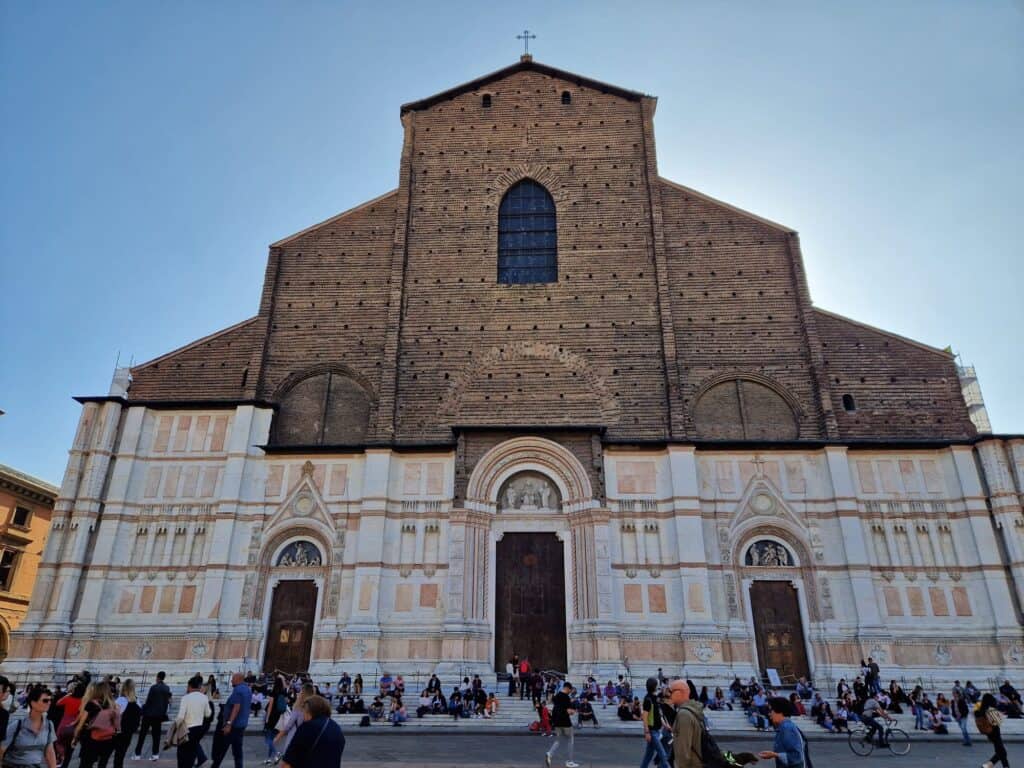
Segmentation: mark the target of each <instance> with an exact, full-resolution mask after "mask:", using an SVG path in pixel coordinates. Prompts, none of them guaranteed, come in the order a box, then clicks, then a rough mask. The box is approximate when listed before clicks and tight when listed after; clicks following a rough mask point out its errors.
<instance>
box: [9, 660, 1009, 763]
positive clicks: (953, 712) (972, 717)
mask: <svg viewBox="0 0 1024 768" xmlns="http://www.w3.org/2000/svg"><path fill="white" fill-rule="evenodd" d="M861 666H862V668H861V674H859V675H857V676H856V677H854V678H853V679H852V682H847V680H846V679H841V680H839V682H838V683H837V684H836V686H835V689H834V691H832V690H829V691H822V690H819V689H817V688H816V687H815V686H814V685H813V684H812V683H811V682H810V681H808V680H807V679H804V678H801V679H799V680H798V681H797V682H796V684H795V690H794V691H793V692H792V693H790V694H789V695H788V696H782V695H780V691H779V690H776V689H773V688H772V686H766V685H763V684H762V683H761V682H760V681H758V680H757V679H755V678H750V679H749V680H748V681H747V682H746V683H744V682H742V681H741V680H740V679H739V678H738V677H736V678H735V679H734V680H733V681H732V683H731V684H730V685H729V686H727V687H726V688H724V689H723V688H721V687H717V688H715V690H714V693H710V692H709V689H708V687H707V686H704V687H702V688H701V689H700V690H699V691H698V689H697V687H696V686H695V685H694V683H693V682H692V681H690V680H681V679H673V680H669V679H668V678H667V677H666V676H665V674H664V673H663V671H662V670H661V669H660V668H659V669H658V672H657V675H656V676H654V677H651V678H649V679H648V680H647V682H646V688H645V690H643V691H640V692H638V693H641V694H643V697H642V698H641V696H640V695H637V692H634V690H633V688H632V686H631V684H630V681H629V679H628V678H626V677H625V676H623V675H619V676H618V677H617V679H616V680H607V681H606V682H605V683H604V684H603V685H602V684H601V683H600V682H599V681H598V680H596V679H595V678H594V677H588V678H586V680H585V681H583V682H582V683H581V684H580V686H579V687H577V686H575V685H573V684H572V683H571V682H570V681H568V680H566V679H565V677H564V676H563V675H561V674H558V673H553V672H549V671H543V670H537V669H533V668H532V667H531V665H530V662H529V660H528V659H519V658H514V659H512V660H510V661H509V664H508V666H507V672H508V690H507V695H508V696H509V697H515V696H518V697H519V698H520V699H521V700H522V699H525V698H527V697H529V699H530V701H531V702H532V706H533V708H534V710H535V711H536V719H535V720H534V721H533V722H532V723H531V725H530V730H531V731H533V732H534V733H537V734H540V735H542V736H545V737H548V738H550V739H552V742H551V746H550V747H549V748H548V749H547V750H546V752H545V762H546V763H547V764H548V765H550V761H551V759H552V757H553V755H554V754H555V753H556V752H557V751H558V750H559V749H560V748H562V747H563V745H564V747H565V749H566V751H567V753H568V759H567V760H566V763H565V764H566V766H567V768H574V767H575V766H576V763H575V762H574V743H573V733H574V729H575V728H582V727H586V726H588V725H589V726H592V727H594V728H598V727H599V725H600V724H599V721H598V709H601V710H602V711H604V710H607V709H608V708H612V709H614V710H615V716H616V717H617V718H618V719H619V720H623V721H629V722H633V721H636V722H639V723H641V724H642V727H643V731H644V734H645V735H644V739H645V747H644V756H643V759H642V762H641V768H647V767H648V765H649V764H650V763H651V762H652V761H654V762H655V764H656V765H662V766H665V765H669V764H670V763H672V762H673V757H672V756H673V755H674V756H675V757H676V759H675V761H674V763H675V766H676V768H680V767H681V766H682V768H685V767H686V766H687V765H689V764H696V763H693V762H692V755H691V756H689V757H684V760H683V762H682V763H680V762H679V760H678V757H679V748H678V744H679V741H678V739H679V738H680V736H681V737H682V738H683V739H684V742H683V743H685V744H692V743H698V746H699V748H700V749H704V750H706V749H707V748H708V735H707V732H706V731H707V727H708V721H707V716H706V713H707V712H715V711H724V710H734V709H736V710H742V712H743V713H744V715H745V717H746V718H747V720H748V721H749V722H750V724H751V725H752V726H753V727H754V728H756V729H758V730H763V731H768V730H773V731H774V732H775V748H774V749H773V750H767V751H765V752H763V753H761V755H762V757H766V756H768V755H769V754H770V755H772V756H775V757H776V759H777V761H778V762H779V764H785V765H788V766H795V765H798V764H797V763H793V762H789V763H786V762H785V760H786V759H789V758H778V757H777V756H778V755H785V754H786V751H787V750H788V751H789V752H790V753H792V754H790V757H793V758H794V759H795V755H796V754H797V753H798V752H799V753H800V754H805V753H806V751H807V746H806V739H805V737H804V736H803V734H802V733H801V732H800V730H799V728H798V727H796V726H795V725H793V721H792V720H791V719H790V718H791V717H793V716H806V717H808V718H810V719H811V720H812V721H813V722H814V723H816V724H817V725H818V726H819V727H821V728H822V729H824V730H825V731H828V732H831V733H848V732H849V731H850V729H851V727H852V726H854V725H856V724H863V726H864V728H865V734H866V735H865V737H866V738H868V739H872V740H875V741H876V742H877V744H878V745H879V746H882V747H884V746H886V733H887V731H886V724H887V723H888V722H890V721H891V718H892V716H893V715H896V714H912V715H913V717H914V729H915V730H924V731H931V732H933V733H939V734H945V733H949V732H950V730H951V729H952V727H953V724H954V723H955V724H956V726H957V727H958V728H959V731H960V735H961V737H962V743H963V744H964V746H971V744H972V740H971V727H970V726H971V724H972V723H973V725H974V728H975V729H976V730H977V732H979V733H981V734H983V735H985V736H986V737H987V739H988V740H989V741H990V742H991V743H992V745H993V747H994V749H995V753H994V754H993V756H992V758H991V759H990V760H989V761H988V763H986V766H989V768H991V766H994V765H996V764H1000V763H1001V764H1002V765H1003V766H1004V768H1008V766H1009V763H1008V761H1007V755H1006V749H1005V747H1004V745H1003V741H1002V735H1001V730H1000V725H1001V723H1002V721H1003V720H1004V719H1005V718H1020V717H1022V711H1024V703H1022V701H1021V696H1020V694H1019V693H1018V691H1017V690H1016V688H1014V687H1013V685H1011V684H1010V682H1009V681H1008V680H1007V681H1005V682H1004V683H1003V684H1002V685H1000V686H999V687H998V689H996V690H994V691H991V692H983V691H982V690H980V689H979V688H978V687H977V686H975V685H974V684H973V683H972V682H971V681H970V680H968V681H966V683H965V684H963V685H961V683H960V681H959V680H957V681H956V682H955V683H954V685H953V686H952V688H951V690H950V691H949V694H948V695H947V694H946V693H945V692H941V693H936V694H935V696H934V698H933V697H932V696H931V695H930V694H929V693H928V692H926V691H925V690H924V689H923V688H922V686H920V685H918V686H915V687H914V688H913V689H912V690H911V691H910V692H909V693H907V692H906V691H905V690H904V689H903V687H902V686H901V685H900V684H899V683H897V682H896V681H891V682H890V683H889V685H888V686H883V685H882V682H881V671H880V669H879V666H878V664H877V663H876V662H875V661H874V660H873V659H867V660H866V661H864V662H862V665H861ZM371 683H372V688H371V689H370V690H369V691H368V692H365V693H364V687H365V684H364V682H363V677H362V675H361V674H357V675H355V677H354V678H353V677H351V676H349V675H348V674H347V673H345V672H342V673H341V676H340V678H339V680H338V682H337V687H336V688H334V687H333V686H332V684H331V683H321V684H319V685H318V684H315V683H314V682H313V681H312V680H311V679H310V678H309V676H308V675H304V674H303V675H294V676H287V675H283V674H275V675H270V676H264V677H262V678H257V677H256V676H255V675H253V674H251V673H250V674H248V675H242V674H241V673H236V674H235V675H233V676H232V678H231V686H230V692H228V695H227V696H226V697H225V698H223V699H222V697H221V692H220V690H219V688H218V685H217V680H216V678H215V677H214V676H213V675H210V676H209V677H207V678H205V679H204V678H203V677H202V676H200V675H195V676H194V677H193V678H191V679H190V680H189V681H188V685H187V692H186V694H185V695H184V696H182V697H181V699H180V701H179V703H178V707H177V710H176V714H175V711H174V708H173V706H172V703H173V698H174V697H173V695H172V692H171V689H170V687H169V686H168V685H167V684H166V682H165V675H164V673H163V672H160V673H158V674H157V677H156V680H155V682H154V683H153V684H152V685H149V686H148V689H147V691H146V695H145V698H144V699H143V698H141V696H140V695H139V693H137V691H136V685H135V683H134V682H133V681H132V680H131V679H125V680H121V679H120V678H119V677H117V676H106V677H102V678H93V677H92V676H91V675H90V674H89V673H88V672H83V673H81V674H80V675H76V676H75V677H73V678H72V679H70V680H69V681H67V683H66V684H64V685H59V686H55V687H54V688H53V690H51V689H50V688H48V687H46V686H44V685H41V684H33V685H28V686H26V687H25V688H23V689H22V690H20V691H16V690H15V688H14V686H13V685H11V683H10V682H9V681H8V680H7V679H6V678H3V677H2V676H0V756H3V759H4V762H3V764H4V765H5V766H8V765H16V766H27V765H33V766H44V765H45V766H46V767H47V768H58V766H60V768H72V765H73V763H72V760H73V757H74V756H75V755H76V753H77V756H78V761H79V762H78V765H79V766H80V768H94V766H95V767H98V768H107V767H108V765H109V763H110V762H111V760H112V761H113V768H123V766H124V762H125V760H126V759H134V760H142V759H144V758H143V752H144V751H145V748H146V746H147V745H148V746H149V747H150V749H149V759H150V760H157V759H159V757H160V754H161V750H162V749H163V750H166V749H170V748H172V747H173V748H174V749H175V751H176V758H177V762H178V766H179V768H205V766H206V765H207V763H209V765H210V768H220V765H221V763H222V761H223V760H224V759H225V757H226V755H227V753H228V752H231V754H232V760H233V762H234V766H235V768H243V756H242V737H243V735H244V732H245V730H246V729H247V728H248V726H249V720H250V718H256V719H258V721H259V722H260V725H261V731H262V736H263V740H264V745H265V749H266V758H265V760H264V765H268V766H270V765H278V764H280V765H282V766H284V768H293V767H294V768H314V767H315V768H321V766H323V767H324V768H337V766H338V765H340V761H341V754H342V751H343V750H344V745H345V737H344V735H343V734H342V732H341V729H340V727H339V726H338V725H337V724H336V723H335V722H334V721H333V720H332V718H331V714H332V710H333V711H334V712H337V713H339V714H356V715H361V717H360V721H359V725H370V724H371V723H372V722H375V721H377V722H386V723H390V724H391V725H392V726H395V727H398V726H401V725H402V724H403V723H405V722H406V721H407V720H408V719H409V711H408V709H407V707H406V704H405V697H406V682H405V680H404V679H403V677H402V675H397V676H392V675H390V674H388V673H386V672H385V673H384V674H382V675H381V676H380V677H379V678H378V679H376V680H373V679H372V678H371ZM829 694H832V695H829ZM364 695H365V696H366V697H367V698H369V697H371V696H372V699H371V700H370V703H369V704H367V703H366V701H365V699H364ZM411 695H416V693H415V692H414V693H412V694H411ZM418 697H419V698H418V701H417V704H416V706H415V714H416V717H418V718H422V717H427V716H431V715H440V716H447V717H451V718H453V719H454V720H459V719H462V718H481V719H488V718H493V717H494V716H495V715H496V714H497V713H498V710H499V708H500V706H501V702H500V696H499V694H498V692H497V691H494V690H488V688H487V686H486V684H485V683H484V681H483V680H482V679H481V677H480V676H479V675H473V676H472V677H470V676H465V677H463V679H462V681H461V683H460V684H457V685H454V686H452V687H451V689H450V691H449V692H448V694H447V695H446V694H445V691H444V688H443V686H442V684H441V680H440V678H439V677H438V676H437V675H431V676H430V678H429V679H428V680H427V682H426V685H424V686H423V688H422V689H421V690H420V691H419V692H418ZM684 711H685V712H686V713H688V714H686V715H684V716H683V717H682V720H681V719H680V713H682V712H684ZM14 713H17V714H14ZM691 715H692V717H691ZM602 717H604V715H602ZM694 720H696V721H699V722H698V723H697V725H694V724H693V722H691V721H694ZM677 725H678V727H677ZM791 726H792V727H791ZM694 729H696V730H694ZM701 729H703V731H702V730H701ZM211 732H212V736H213V737H212V744H211V745H210V751H211V754H210V755H209V756H207V754H206V750H205V749H204V746H203V741H204V738H205V737H206V736H207V735H208V734H210V733H211ZM695 738H696V739H698V742H694V739H695ZM711 741H712V742H713V740H711ZM133 746H134V749H133ZM314 747H315V750H314V749H313V748H314ZM716 749H717V747H716ZM673 750H675V751H673ZM780 750H782V751H781V752H780ZM314 751H315V754H314ZM754 757H755V756H754V755H751V754H749V753H743V754H740V755H731V753H725V752H723V753H722V755H721V759H722V760H723V761H725V762H724V763H723V764H726V765H728V764H732V765H743V764H744V763H743V762H741V760H742V759H743V758H749V759H751V760H752V759H753V758H754ZM688 761H689V762H688ZM729 761H732V762H731V763H730V762H729ZM737 761H740V762H737Z"/></svg>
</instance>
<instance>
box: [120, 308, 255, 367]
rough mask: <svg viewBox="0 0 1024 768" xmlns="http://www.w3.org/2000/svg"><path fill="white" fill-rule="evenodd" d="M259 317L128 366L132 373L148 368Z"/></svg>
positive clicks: (241, 326) (253, 317) (235, 329)
mask: <svg viewBox="0 0 1024 768" xmlns="http://www.w3.org/2000/svg"><path fill="white" fill-rule="evenodd" d="M259 317H260V316H259V315H253V316H252V317H250V318H248V319H247V320H242V321H241V322H239V323H235V324H234V325H229V326H228V327H227V328H222V329H221V330H219V331H214V332H213V333H211V334H208V335H206V336H203V337H202V338H199V339H196V340H195V341H190V342H189V343H188V344H185V345H183V346H180V347H178V348H177V349H172V350H171V351H170V352H165V353H164V354H162V355H160V356H159V357H154V358H153V359H152V360H147V361H146V362H144V363H139V364H138V365H133V366H132V367H131V368H130V370H131V371H132V373H134V372H135V371H140V370H142V369H143V368H148V367H149V366H151V365H156V364H157V363H161V362H163V361H164V360H166V359H167V358H169V357H173V356H174V355H177V354H180V353H182V352H185V351H186V350H189V349H192V348H194V347H198V346H199V345H200V344H205V343H206V342H208V341H213V340H214V339H216V338H219V337H220V336H223V335H224V334H226V333H231V332H232V331H237V330H238V329H239V328H243V327H245V326H247V325H249V324H250V323H254V322H256V321H257V320H258V319H259Z"/></svg>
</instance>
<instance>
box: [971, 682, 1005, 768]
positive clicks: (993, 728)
mask: <svg viewBox="0 0 1024 768" xmlns="http://www.w3.org/2000/svg"><path fill="white" fill-rule="evenodd" d="M974 721H975V724H976V725H977V726H978V730H979V731H980V732H981V733H983V734H985V737H986V738H987V739H988V740H989V741H991V742H992V746H993V747H994V748H995V754H993V755H992V757H990V758H989V759H988V760H986V761H985V762H984V763H982V764H981V768H995V764H996V763H1002V764H1003V768H1010V759H1009V757H1007V755H1006V746H1005V745H1004V744H1003V734H1002V731H1001V729H1000V726H1001V725H1002V724H1003V715H1002V713H1000V712H999V710H998V709H996V697H995V696H993V695H992V694H991V693H986V694H985V695H984V696H982V697H981V704H980V705H979V707H978V711H977V712H976V713H975V715H974Z"/></svg>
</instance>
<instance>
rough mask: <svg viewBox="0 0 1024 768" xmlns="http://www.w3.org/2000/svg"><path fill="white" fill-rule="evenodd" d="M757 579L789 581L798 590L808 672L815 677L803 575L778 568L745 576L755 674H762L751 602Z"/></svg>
mask: <svg viewBox="0 0 1024 768" xmlns="http://www.w3.org/2000/svg"><path fill="white" fill-rule="evenodd" d="M755 581H783V582H787V583H788V584H789V585H790V586H791V587H793V589H795V590H796V605H797V609H798V610H799V611H800V625H801V626H800V630H801V634H802V635H803V638H804V653H806V654H807V672H808V674H809V675H810V676H811V679H814V674H815V669H816V668H817V663H816V661H815V658H814V648H813V646H812V645H811V617H810V614H809V613H808V611H807V590H806V587H805V586H804V580H803V577H802V576H794V575H792V574H787V573H784V572H782V573H780V571H779V570H778V569H772V570H771V571H770V572H769V573H764V574H757V575H756V576H744V577H743V582H742V585H743V597H744V599H743V602H744V604H745V605H744V614H745V616H746V622H747V629H748V632H749V634H750V658H751V659H753V665H752V666H753V668H754V672H755V674H757V675H758V676H760V671H761V658H760V656H759V654H758V652H757V627H756V626H755V624H754V606H753V605H752V604H751V603H752V601H751V599H750V589H751V587H752V586H753V584H754V582H755Z"/></svg>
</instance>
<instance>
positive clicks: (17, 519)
mask: <svg viewBox="0 0 1024 768" xmlns="http://www.w3.org/2000/svg"><path fill="white" fill-rule="evenodd" d="M31 519H32V510H31V509H29V508H28V507H15V508H14V514H13V515H12V516H11V525H16V526H18V527H19V528H28V521H29V520H31Z"/></svg>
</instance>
